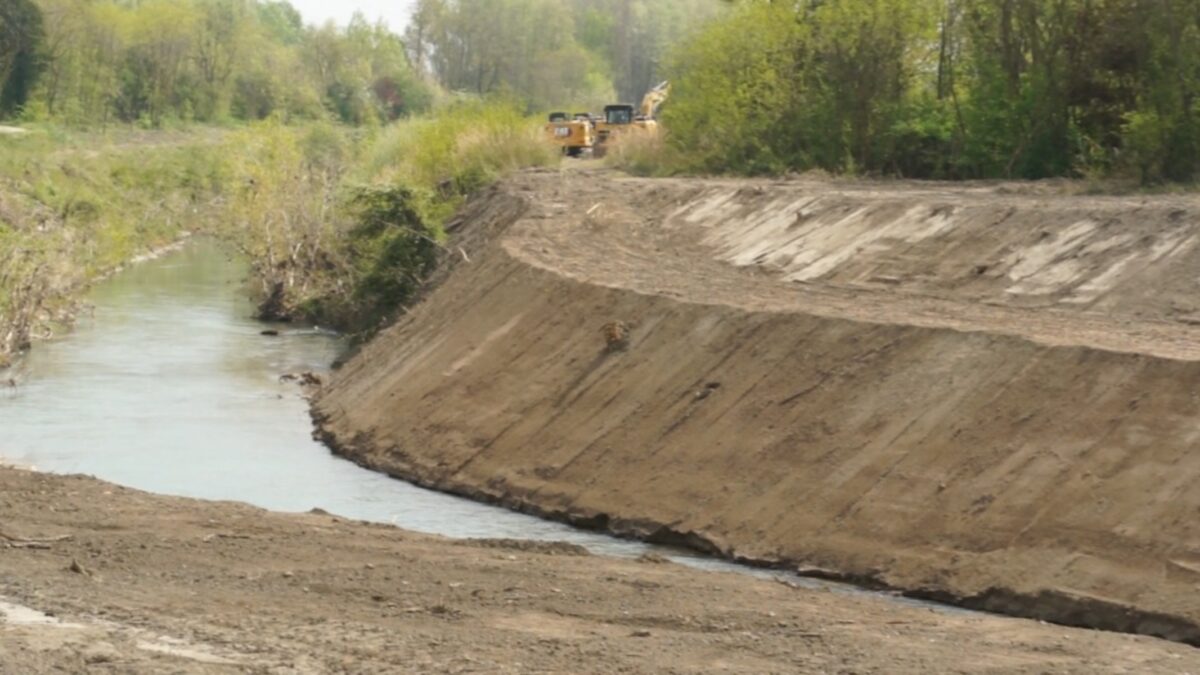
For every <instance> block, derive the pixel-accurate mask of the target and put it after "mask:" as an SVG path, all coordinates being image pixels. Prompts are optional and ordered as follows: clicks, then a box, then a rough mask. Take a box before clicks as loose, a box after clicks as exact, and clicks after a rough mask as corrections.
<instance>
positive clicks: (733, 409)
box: [315, 172, 1200, 644]
mask: <svg viewBox="0 0 1200 675" xmlns="http://www.w3.org/2000/svg"><path fill="white" fill-rule="evenodd" d="M1198 219H1200V200H1198V199H1197V198H1195V197H1189V196H1165V197H1081V196H1071V195H1064V194H1056V193H1055V189H1054V188H1042V187H1030V186H1021V185H1017V186H1013V185H968V186H948V185H947V186H943V185H929V184H914V185H908V184H886V185H878V184H871V183H841V182H806V181H799V182H788V183H768V182H748V181H682V180H680V181H675V180H665V181H653V180H637V179H624V178H617V177H613V176H610V175H606V174H601V173H594V172H575V173H563V174H559V173H549V172H543V173H533V174H526V175H523V176H521V177H518V178H515V179H513V180H511V181H508V182H506V183H504V184H502V185H501V186H500V187H498V188H497V189H496V190H494V191H493V192H492V193H490V194H488V195H484V196H482V197H480V198H479V199H477V200H476V201H475V202H473V203H472V204H471V205H469V206H468V209H467V210H466V211H465V212H464V214H462V216H461V218H460V220H459V222H458V223H457V225H456V227H455V228H454V229H455V232H456V236H457V240H456V242H455V243H454V244H453V245H452V247H451V255H449V256H448V257H447V264H446V266H445V267H444V270H445V271H444V273H443V276H442V277H441V278H440V279H439V280H438V283H436V284H435V285H434V287H433V288H432V289H431V290H430V292H429V294H428V296H427V298H426V300H425V302H423V303H422V304H421V305H419V306H418V307H416V308H414V310H413V311H412V312H411V313H410V314H409V315H408V316H407V317H406V318H404V319H403V320H401V321H400V322H399V323H398V324H396V325H395V326H393V327H392V328H391V329H389V330H388V331H387V332H385V333H384V334H383V335H382V336H381V337H380V338H379V339H377V340H376V341H375V342H374V343H373V344H371V345H369V346H368V347H366V348H365V349H363V350H362V352H361V353H359V354H358V355H356V356H355V357H354V358H353V359H351V360H350V361H349V362H348V363H347V364H346V366H345V367H344V368H343V369H342V370H341V371H340V372H339V373H338V375H337V376H336V377H335V378H334V380H333V382H332V383H331V384H330V385H329V387H328V388H327V389H326V391H325V392H324V394H323V395H322V397H321V398H320V400H319V401H318V403H317V406H316V411H315V415H316V417H317V419H318V421H319V423H320V426H321V433H322V434H323V436H324V437H325V438H326V439H327V440H328V441H329V442H330V443H331V444H333V445H334V446H335V447H337V448H338V449H339V451H340V452H342V453H344V454H346V455H347V456H349V457H351V458H354V459H355V460H357V461H359V462H361V463H363V464H365V465H368V466H371V467H374V468H378V469H381V470H384V471H387V472H390V473H392V474H394V475H398V476H403V477H405V478H409V479H412V480H414V481H417V482H419V483H422V484H425V485H428V486H432V487H436V488H439V489H443V490H448V491H453V492H458V493H463V494H468V495H471V496H473V497H476V498H480V499H486V500H490V501H495V502H499V503H503V504H506V505H509V506H512V507H513V508H517V509H520V510H525V511H531V512H535V513H539V514H543V515H547V516H551V517H555V518H559V519H562V520H567V521H570V522H573V523H576V524H580V525H585V526H591V527H596V528H601V529H607V530H610V531H614V532H617V533H620V534H625V535H629V536H637V537H642V538H648V539H654V540H666V541H670V542H672V543H687V544H689V545H691V546H694V547H696V548H700V549H703V550H709V551H714V552H718V553H720V554H722V555H725V556H728V557H731V558H737V559H743V560H750V561H757V562H759V563H762V564H786V565H791V566H796V567H799V568H803V569H804V570H805V571H808V572H810V573H814V574H817V575H822V576H832V577H837V578H843V579H853V580H859V581H864V582H870V583H872V584H876V585H880V586H884V587H888V588H895V589H902V590H903V591H905V592H908V593H911V594H913V595H916V596H920V597H933V598H938V599H942V600H950V601H956V602H960V603H962V604H965V605H968V606H976V607H981V608H986V609H989V610H994V611H1003V612H1007V613H1012V614H1018V615H1022V616H1033V617H1037V618H1043V619H1046V620H1050V621H1057V622H1062V623H1066V624H1072V625H1086V626H1094V627H1102V628H1107V629H1112V630H1120V631H1129V632H1139V633H1147V634H1151V635H1157V636H1162V637H1166V638H1170V639H1173V640H1180V641H1184V642H1189V643H1193V644H1200V628H1198V626H1200V592H1198V591H1200V518H1197V514H1198V513H1200V490H1197V489H1196V488H1195V484H1196V479H1197V477H1198V476H1200V456H1198V455H1196V453H1194V452H1192V447H1193V445H1194V443H1195V439H1196V438H1197V437H1198V434H1200V427H1197V422H1196V420H1197V419H1200V399H1198V398H1197V395H1196V393H1195V391H1194V386H1193V385H1194V383H1195V382H1197V381H1200V327H1198V326H1200V305H1198V304H1197V303H1198V302H1200V300H1197V299H1198V298H1200V292H1198V291H1200V288H1198V286H1200V278H1197V277H1196V275H1195V274H1194V270H1195V269H1197V268H1198V265H1200V250H1198V246H1197V244H1198V243H1200V227H1198V226H1197V225H1198ZM614 322H620V323H621V324H622V325H624V326H627V327H628V331H629V334H628V337H627V340H626V344H625V345H624V349H620V350H615V351H614V350H611V349H610V348H609V346H608V342H607V340H606V336H605V331H604V328H605V327H606V326H609V325H610V324H613V323H614Z"/></svg>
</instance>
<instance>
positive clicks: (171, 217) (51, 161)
mask: <svg viewBox="0 0 1200 675" xmlns="http://www.w3.org/2000/svg"><path fill="white" fill-rule="evenodd" d="M212 134H213V132H210V131H208V130H196V131H193V132H189V133H175V134H171V135H170V136H161V137H160V136H155V137H149V136H145V135H140V136H135V135H125V134H120V133H116V134H88V133H69V132H65V131H63V130H60V129H56V128H53V127H43V128H35V129H33V130H32V131H30V132H29V133H26V134H20V135H3V136H0V365H3V364H4V363H5V362H6V361H7V358H8V357H9V356H11V354H12V353H13V352H15V351H19V350H20V349H23V348H24V347H25V346H27V345H28V343H29V341H30V339H31V338H33V337H36V336H39V335H45V334H48V333H49V332H50V331H51V330H52V326H53V325H54V324H55V323H56V322H57V321H59V320H62V319H65V318H69V314H70V311H71V309H72V307H73V303H72V302H71V299H72V298H73V297H74V296H75V295H76V294H77V293H78V292H79V290H80V289H82V288H83V287H84V286H85V285H86V284H87V283H88V282H89V281H90V280H92V279H94V278H96V277H98V276H100V275H103V274H105V273H107V272H109V271H111V270H112V269H115V268H116V267H119V266H120V265H122V264H124V263H125V262H127V261H128V260H130V259H131V258H133V257H135V256H137V255H139V254H141V253H144V252H146V251H148V250H152V249H154V248H157V247H160V246H163V245H166V244H168V243H170V242H172V241H174V240H176V239H178V238H179V237H180V236H181V234H182V233H183V232H184V231H185V230H188V229H195V228H196V227H197V226H198V225H199V222H200V221H202V220H203V219H204V218H206V217H207V216H208V215H209V214H210V213H211V211H212V205H213V204H214V202H215V201H216V198H217V196H218V195H219V194H220V191H221V189H222V187H223V186H222V183H223V178H222V177H221V176H220V175H219V166H220V165H219V163H218V162H217V161H216V152H215V150H216V149H215V147H214V146H213V135H212Z"/></svg>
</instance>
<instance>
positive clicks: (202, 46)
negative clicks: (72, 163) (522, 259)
mask: <svg viewBox="0 0 1200 675" xmlns="http://www.w3.org/2000/svg"><path fill="white" fill-rule="evenodd" d="M0 83H3V92H4V95H3V97H2V98H0V115H8V116H11V115H13V114H16V113H17V112H22V113H23V114H24V115H26V116H27V117H34V118H37V117H48V118H53V119H58V120H65V121H68V122H72V123H81V124H89V123H107V122H114V121H120V122H140V123H144V124H147V125H160V124H162V123H163V122H164V121H171V120H179V121H182V122H189V121H197V122H214V121H221V120H224V119H245V120H253V119H263V118H266V117H269V116H271V115H275V114H280V115H284V116H287V117H299V118H317V117H332V118H334V119H337V120H340V121H342V122H346V123H350V124H364V123H368V122H373V121H386V120H390V119H395V118H397V117H399V116H402V115H405V114H408V113H410V112H414V111H421V110H424V109H426V108H428V107H429V105H430V102H431V97H432V92H431V90H430V88H429V86H428V85H427V84H426V83H425V82H423V81H422V79H421V78H420V77H419V76H418V75H417V73H416V72H415V71H414V70H413V69H412V68H411V66H410V64H409V62H408V57H407V54H406V53H405V50H404V43H403V41H402V40H401V38H400V36H398V35H395V34H393V33H392V32H390V31H389V30H388V29H387V28H386V27H384V26H382V25H375V24H371V23H369V22H367V21H366V20H365V19H363V18H362V17H361V16H359V17H356V18H355V19H354V20H352V21H351V22H350V23H349V25H347V26H345V27H337V26H335V25H333V24H326V25H324V26H305V25H304V23H303V21H302V18H301V16H300V14H299V12H297V11H296V9H295V8H294V7H292V5H290V4H289V3H288V2H286V1H284V0H36V1H35V0H0Z"/></svg>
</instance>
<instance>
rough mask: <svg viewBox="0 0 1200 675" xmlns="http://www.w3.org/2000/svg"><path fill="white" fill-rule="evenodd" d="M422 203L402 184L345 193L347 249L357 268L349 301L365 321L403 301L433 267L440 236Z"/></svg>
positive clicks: (382, 315)
mask: <svg viewBox="0 0 1200 675" xmlns="http://www.w3.org/2000/svg"><path fill="white" fill-rule="evenodd" d="M422 201H423V199H422V197H421V195H420V193H418V192H417V191H416V190H413V189H411V188H408V187H405V186H402V185H391V186H372V187H364V188H358V189H355V190H354V191H353V192H352V193H351V195H350V198H349V201H348V209H349V214H350V216H351V220H352V222H353V223H354V225H353V227H352V229H351V230H350V239H351V241H350V248H351V250H352V251H353V259H354V260H356V261H358V264H359V266H360V269H359V282H358V283H357V284H356V285H355V289H354V300H355V301H356V304H357V306H358V312H359V313H360V314H361V315H362V316H364V317H369V319H368V321H372V320H382V319H385V318H387V317H389V316H390V315H391V314H392V312H394V311H395V310H396V308H398V307H401V306H403V305H404V304H406V303H407V302H408V301H409V300H410V299H412V297H413V295H414V294H415V293H416V292H417V290H418V289H419V288H420V287H421V283H422V282H423V281H424V280H425V277H426V276H427V275H428V274H429V273H430V272H431V271H433V267H434V265H435V263H436V262H437V251H438V247H439V244H438V239H440V238H441V236H442V235H441V230H440V228H438V227H436V226H435V225H433V224H431V223H430V222H429V221H428V220H426V218H425V215H424V213H423V209H422V208H421V202H422Z"/></svg>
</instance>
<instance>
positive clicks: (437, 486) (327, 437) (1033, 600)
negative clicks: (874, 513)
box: [310, 405, 1200, 648]
mask: <svg viewBox="0 0 1200 675" xmlns="http://www.w3.org/2000/svg"><path fill="white" fill-rule="evenodd" d="M310 414H311V416H312V420H313V425H314V428H315V430H314V438H316V439H317V440H319V441H320V442H321V443H323V444H325V445H326V446H327V447H328V448H329V449H330V450H331V451H332V452H333V453H334V454H335V455H337V456H339V457H342V458H345V459H347V460H349V461H352V462H354V463H355V464H357V465H359V466H361V467H363V468H365V469H370V470H372V471H377V472H379V473H383V474H385V475H387V476H390V477H391V478H395V479H397V480H402V481H405V482H408V483H412V484H414V485H417V486H419V487H423V488H426V489H429V490H435V491H438V492H442V493H445V494H449V495H454V496H457V497H465V498H467V499H471V500H473V501H477V502H482V503H484V504H491V505H493V506H500V507H503V508H506V509H509V510H511V511H515V512H517V513H523V514H526V515H531V516H536V517H538V518H544V519H546V520H551V521H554V522H559V523H563V524H566V525H570V526H572V527H576V528H579V529H582V530H589V531H593V532H600V533H603V534H608V535H611V536H614V537H618V538H621V539H627V540H632V541H641V542H645V543H648V544H660V545H664V546H674V547H679V548H684V549H687V550H691V551H695V552H697V553H702V554H705V555H710V556H713V557H716V558H720V559H722V560H727V561H729V562H733V563H737V564H740V565H746V566H748V567H755V568H759V569H768V570H778V571H786V572H790V573H793V574H795V575H797V576H800V577H806V578H811V579H821V580H825V581H836V582H839V583H844V584H850V585H853V586H856V587H859V588H861V589H864V590H868V591H885V592H891V593H895V594H897V595H900V596H902V597H906V598H912V599H916V600H926V601H930V602H936V603H940V604H943V605H949V606H953V607H960V608H962V609H969V610H974V611H980V612H989V613H992V614H1000V615H1004V616H1010V617H1014V618H1019V619H1032V620H1037V621H1044V622H1047V623H1052V624H1057V625H1061V626H1069V627H1072V628H1087V629H1091V630H1100V631H1105V632H1112V633H1123V634H1130V635H1145V636H1149V637H1155V638H1160V639H1163V640H1168V641H1171V642H1178V643H1182V644H1186V645H1189V646H1192V647H1197V648H1200V623H1197V622H1195V621H1192V620H1190V619H1188V618H1186V617H1182V616H1176V615H1171V614H1166V613H1163V612H1155V611H1150V610H1143V609H1139V608H1137V607H1133V606H1130V605H1124V604H1120V603H1116V602H1109V601H1105V600H1101V599H1097V598H1086V597H1080V596H1073V595H1071V594H1068V593H1065V592H1063V591H1058V590H1052V589H1043V590H1041V591H1038V592H1036V593H1023V592H1021V591H1018V590H1015V589H1012V588H1005V587H1002V586H994V587H991V588H988V589H987V590H985V591H983V592H982V593H975V594H964V593H960V592H957V591H955V590H954V589H953V588H951V587H946V586H906V585H897V584H894V583H892V582H890V581H888V579H887V576H886V573H885V572H882V571H876V572H854V571H846V570H836V569H825V568H814V567H811V566H808V565H806V564H805V563H804V561H802V560H800V559H797V558H792V557H779V558H770V557H768V558H758V557H747V556H744V555H741V554H738V553H737V552H736V550H735V549H734V548H733V547H732V546H723V545H722V544H720V543H719V542H717V541H716V540H714V539H713V538H711V537H710V536H708V535H706V534H705V533H704V532H696V531H691V530H679V529H676V528H675V527H673V526H672V525H671V524H669V523H664V522H660V521H656V520H654V519H649V518H641V517H637V516H622V515H619V514H612V513H602V512H593V511H587V510H581V509H575V508H571V507H567V508H549V507H545V506H543V505H541V504H539V503H537V502H535V501H533V500H530V499H526V498H524V497H522V496H519V495H516V494H513V493H509V492H504V491H493V490H489V489H487V488H486V487H481V486H478V485H475V484H472V483H468V482H465V481H459V480H453V479H446V478H435V477H431V476H429V475H428V474H426V473H424V472H422V471H421V470H420V469H419V468H418V467H417V465H415V464H413V463H411V462H407V461H404V460H402V459H401V460H400V461H397V459H399V458H402V457H404V456H405V453H403V452H397V451H396V450H393V451H392V452H390V453H388V456H389V459H388V461H375V460H373V459H371V457H372V456H373V455H377V454H378V453H373V452H370V451H364V450H363V449H362V446H363V444H364V443H365V444H370V437H369V435H367V434H363V435H360V436H358V437H356V438H354V439H352V440H350V441H343V440H342V439H341V438H340V437H339V436H338V435H337V434H336V433H334V432H333V431H332V430H331V429H330V428H329V425H328V422H329V418H328V416H325V415H322V414H321V413H320V412H319V411H318V410H317V408H316V406H315V405H314V406H310Z"/></svg>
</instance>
